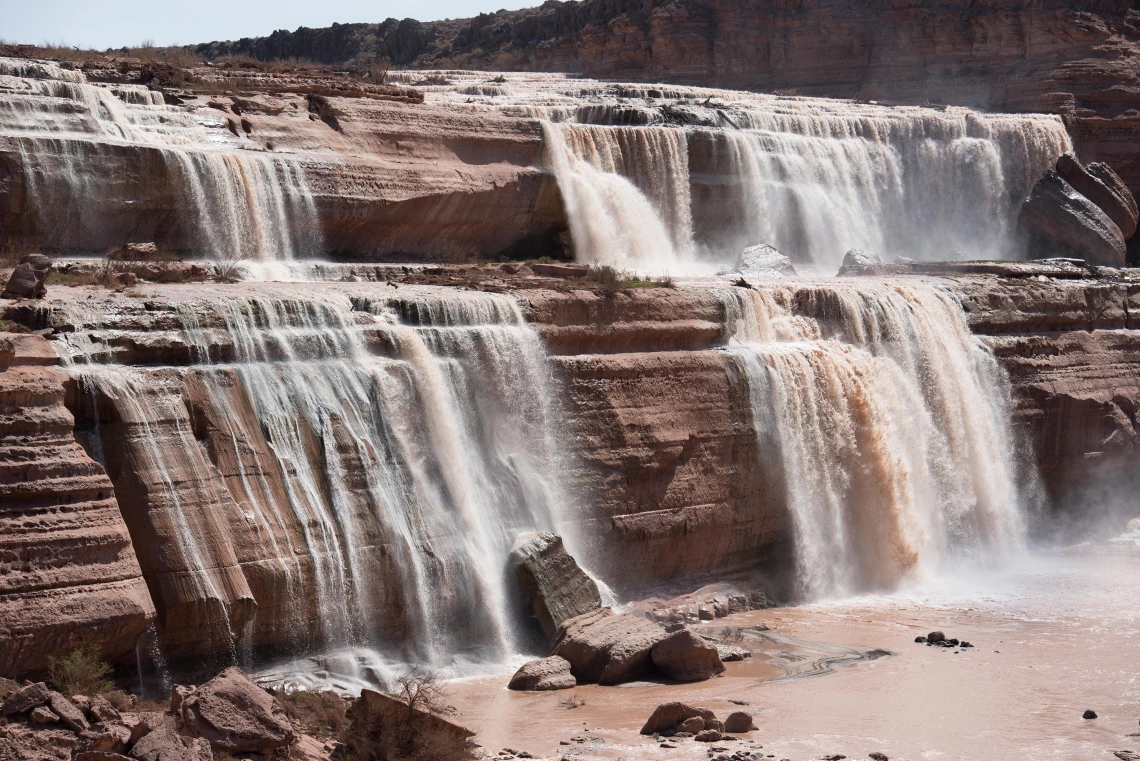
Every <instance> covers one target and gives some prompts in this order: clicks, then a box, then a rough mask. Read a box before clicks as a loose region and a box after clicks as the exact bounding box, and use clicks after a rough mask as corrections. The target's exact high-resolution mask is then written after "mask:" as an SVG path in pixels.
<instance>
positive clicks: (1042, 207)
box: [1018, 171, 1125, 267]
mask: <svg viewBox="0 0 1140 761" xmlns="http://www.w3.org/2000/svg"><path fill="white" fill-rule="evenodd" d="M1018 225H1019V226H1020V228H1021V229H1022V230H1023V231H1024V233H1025V234H1026V235H1027V237H1028V244H1029V255H1030V257H1031V258H1034V259H1045V258H1049V257H1054V256H1072V257H1076V258H1079V259H1084V260H1085V261H1087V262H1088V263H1089V264H1097V265H1104V266H1108V267H1123V266H1124V256H1125V245H1124V235H1123V234H1122V233H1121V231H1120V228H1119V227H1117V225H1116V223H1115V222H1113V221H1112V219H1110V218H1109V216H1108V215H1107V214H1105V213H1104V211H1102V210H1101V208H1100V207H1099V206H1097V205H1096V204H1095V203H1093V202H1092V201H1090V200H1089V199H1087V198H1085V197H1084V196H1083V195H1081V194H1080V193H1078V192H1077V191H1076V190H1075V189H1074V188H1073V186H1072V185H1070V184H1069V183H1067V182H1066V181H1065V180H1064V179H1062V178H1061V176H1060V175H1059V174H1057V173H1056V172H1054V171H1049V172H1046V173H1045V176H1044V177H1042V178H1041V179H1040V180H1038V181H1037V184H1036V185H1034V186H1033V191H1032V193H1031V194H1030V196H1029V198H1028V199H1027V200H1026V201H1025V203H1024V204H1023V205H1022V207H1021V215H1020V217H1019V218H1018Z"/></svg>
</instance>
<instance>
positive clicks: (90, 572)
mask: <svg viewBox="0 0 1140 761" xmlns="http://www.w3.org/2000/svg"><path fill="white" fill-rule="evenodd" d="M57 361H58V360H57V359H56V357H55V353H54V352H53V351H52V349H51V347H50V346H49V345H48V342H47V341H45V340H44V339H43V338H41V337H39V336H34V335H26V334H0V641H2V642H3V643H4V644H3V647H0V674H12V675H14V674H19V673H23V672H25V671H28V670H32V669H43V668H46V666H47V658H48V656H49V655H53V654H57V653H62V652H66V651H68V650H70V649H73V648H75V647H78V646H80V645H85V644H96V645H99V646H101V647H102V649H103V652H104V653H105V654H106V655H107V656H108V657H115V656H118V655H121V654H122V653H125V652H128V651H131V650H133V648H134V646H135V640H136V639H137V638H138V636H139V634H140V633H141V632H142V631H143V630H144V629H146V627H147V625H148V624H149V623H150V622H151V620H153V618H154V604H153V603H152V602H151V598H150V594H149V592H148V590H147V587H146V584H145V583H144V581H143V577H142V572H141V570H140V568H139V564H138V560H137V559H136V557H135V552H134V548H133V547H132V544H131V538H130V536H129V534H128V533H127V527H126V525H125V524H124V523H123V519H122V516H121V515H120V513H119V509H118V506H117V504H116V502H115V492H114V488H113V487H112V485H111V482H110V480H109V479H108V478H107V475H106V473H105V472H104V470H103V468H102V467H101V466H100V465H99V464H98V463H96V462H95V461H93V460H92V459H91V458H90V457H89V456H88V454H87V452H85V451H84V450H83V448H82V447H81V446H80V445H79V442H78V441H76V439H75V434H74V432H73V426H74V418H73V417H72V415H71V413H70V412H68V410H67V408H66V407H64V383H65V381H66V375H65V374H64V373H63V372H62V371H61V370H59V369H58V368H55V367H52V366H51V365H54V364H55V363H56V362H57ZM6 558H8V559H7V560H6ZM15 558H21V559H22V560H14V559H15ZM65 718H66V717H65Z"/></svg>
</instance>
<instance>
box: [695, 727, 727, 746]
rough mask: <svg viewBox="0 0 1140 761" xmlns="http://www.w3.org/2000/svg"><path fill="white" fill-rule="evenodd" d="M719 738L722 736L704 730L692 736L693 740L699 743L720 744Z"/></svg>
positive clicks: (712, 730)
mask: <svg viewBox="0 0 1140 761" xmlns="http://www.w3.org/2000/svg"><path fill="white" fill-rule="evenodd" d="M721 737H723V735H721V733H720V732H718V731H717V730H715V729H706V730H704V731H702V732H697V733H696V734H695V735H693V739H694V740H696V741H697V742H699V743H715V742H720V740H721Z"/></svg>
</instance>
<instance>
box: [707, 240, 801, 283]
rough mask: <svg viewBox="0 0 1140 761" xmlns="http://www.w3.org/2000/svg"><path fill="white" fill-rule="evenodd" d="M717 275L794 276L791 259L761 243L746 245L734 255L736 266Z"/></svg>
mask: <svg viewBox="0 0 1140 761" xmlns="http://www.w3.org/2000/svg"><path fill="white" fill-rule="evenodd" d="M717 274H719V275H748V276H752V277H795V275H796V268H795V265H793V264H792V260H791V259H790V258H789V257H788V256H786V255H784V254H783V253H781V252H780V250H779V249H777V248H775V247H774V246H769V245H768V244H766V243H762V244H760V245H758V246H748V247H747V248H745V249H743V250H742V251H741V252H740V253H739V254H737V256H736V266H735V267H733V268H732V269H730V270H725V271H722V272H718V273H717Z"/></svg>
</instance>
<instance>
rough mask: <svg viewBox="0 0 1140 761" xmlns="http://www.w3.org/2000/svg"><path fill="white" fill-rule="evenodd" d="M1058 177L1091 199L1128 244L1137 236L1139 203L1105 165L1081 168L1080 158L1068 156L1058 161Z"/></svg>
mask: <svg viewBox="0 0 1140 761" xmlns="http://www.w3.org/2000/svg"><path fill="white" fill-rule="evenodd" d="M1057 174H1059V175H1061V177H1062V178H1064V180H1065V181H1066V182H1068V183H1069V184H1070V185H1072V186H1073V189H1074V190H1076V191H1077V192H1078V193H1080V194H1081V195H1083V196H1084V197H1085V198H1087V199H1089V200H1090V201H1092V202H1093V203H1095V204H1096V205H1097V206H1099V207H1100V209H1101V211H1103V212H1104V213H1105V214H1107V215H1108V217H1109V219H1111V220H1112V221H1113V222H1115V223H1116V226H1117V227H1119V228H1120V232H1121V234H1122V235H1123V236H1124V238H1125V240H1127V239H1128V238H1131V237H1132V234H1133V233H1134V232H1136V222H1137V217H1138V213H1140V212H1138V211H1137V207H1136V199H1135V198H1133V197H1132V192H1131V191H1130V190H1129V189H1128V186H1126V185H1125V184H1124V181H1123V180H1121V179H1120V176H1119V175H1117V174H1116V172H1114V171H1112V169H1111V168H1110V167H1109V166H1108V165H1107V164H1104V163H1102V162H1093V163H1091V164H1089V165H1088V166H1081V163H1080V162H1079V161H1077V158H1076V157H1075V156H1074V155H1073V154H1071V153H1066V154H1064V155H1062V156H1061V158H1059V159H1057Z"/></svg>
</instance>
